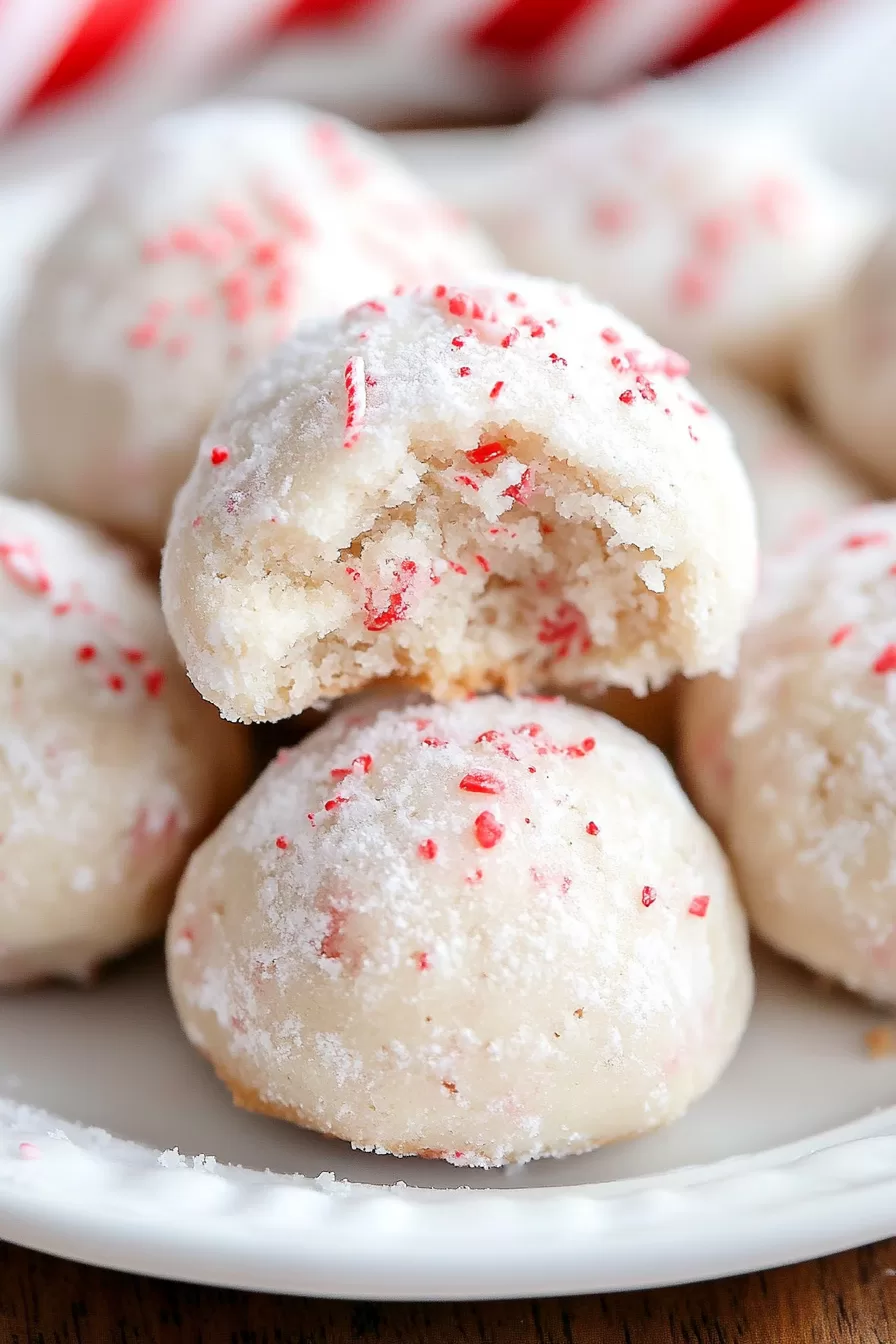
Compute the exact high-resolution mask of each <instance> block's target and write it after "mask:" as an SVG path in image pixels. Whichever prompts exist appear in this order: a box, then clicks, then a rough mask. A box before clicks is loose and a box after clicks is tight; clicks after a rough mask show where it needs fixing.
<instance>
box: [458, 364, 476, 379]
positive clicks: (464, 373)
mask: <svg viewBox="0 0 896 1344" xmlns="http://www.w3.org/2000/svg"><path fill="white" fill-rule="evenodd" d="M472 372H473V370H472V369H471V368H470V367H469V365H467V364H464V365H463V367H462V368H460V369H458V371H457V376H458V378H469V376H470V374H471V373H472Z"/></svg>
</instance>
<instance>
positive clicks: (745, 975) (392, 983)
mask: <svg viewBox="0 0 896 1344" xmlns="http://www.w3.org/2000/svg"><path fill="white" fill-rule="evenodd" d="M363 710H364V707H363V706H360V707H357V706H355V707H352V709H350V710H347V711H344V712H339V713H337V714H336V715H334V716H333V718H332V719H331V720H330V721H329V723H328V724H327V725H326V726H325V727H324V728H322V729H321V730H319V731H318V732H317V733H315V734H313V735H312V736H311V737H310V738H306V739H305V741H304V742H303V743H302V744H301V745H300V746H298V747H297V748H295V749H293V750H292V751H290V752H286V753H283V755H282V757H281V759H279V760H278V761H275V762H274V763H273V764H272V765H271V766H270V767H269V769H268V770H267V771H266V772H265V774H264V775H263V776H262V777H261V778H260V779H259V781H258V782H257V783H256V785H255V786H254V788H253V789H252V790H251V791H250V793H249V794H248V795H247V796H246V798H245V799H243V801H242V802H241V803H240V804H239V805H238V806H237V807H236V808H235V809H234V811H233V812H232V813H231V814H230V816H229V817H228V818H227V820H226V821H225V822H224V823H223V824H222V826H221V827H220V828H219V830H218V831H217V832H216V834H215V835H214V836H213V837H212V838H211V839H210V840H208V841H207V842H206V843H205V845H203V846H202V847H201V848H200V850H199V851H198V852H197V854H196V855H195V856H194V857H193V859H192V860H191V863H190V866H189V868H188V871H187V874H186V875H185V877H184V880H183V883H182V885H181V888H180V891H179V893H178V898H177V902H176V905H175V909H174V911H173V913H172V916H171V921H170V924H169V932H168V964H169V977H170V981H171V987H172V991H173V993H174V998H175V1002H176V1005H177V1008H178V1012H179V1014H180V1016H181V1020H182V1022H183V1024H184V1027H185V1030H186V1031H187V1034H188V1036H189V1037H190V1039H191V1040H192V1042H193V1043H194V1045H196V1046H197V1048H198V1049H199V1050H201V1051H202V1052H203V1053H204V1054H205V1055H206V1056H207V1057H208V1058H209V1059H210V1060H211V1062H212V1063H213V1064H214V1066H215V1068H216V1070H217V1071H218V1073H219V1074H220V1076H221V1077H222V1078H223V1079H224V1080H225V1081H226V1082H227V1083H228V1084H229V1086H230V1087H231V1089H232V1091H233V1093H234V1096H235V1099H236V1100H237V1101H238V1102H239V1103H240V1104H243V1105H246V1106H248V1107H250V1108H251V1109H256V1110H262V1111H267V1112H269V1113H273V1114H277V1115H280V1116H283V1117H284V1118H287V1119H291V1120H294V1121H296V1122H297V1123H300V1124H303V1125H305V1126H308V1127H310V1128H313V1129H318V1130H321V1131H322V1132H324V1133H328V1134H335V1135H338V1136H340V1137H343V1138H347V1139H349V1140H351V1141H352V1142H353V1143H354V1144H356V1145H357V1146H359V1147H364V1148H373V1149H377V1150H382V1151H388V1152H392V1153H398V1154H408V1153H415V1154H418V1155H420V1156H429V1157H442V1158H446V1159H447V1160H449V1161H453V1162H456V1163H459V1164H461V1165H500V1164H502V1163H505V1162H511V1161H522V1160H527V1159H529V1158H533V1157H539V1156H544V1155H547V1154H555V1155H560V1154H563V1153H567V1152H576V1151H582V1150H584V1149H587V1148H591V1147H594V1146H596V1145H598V1144H601V1143H604V1142H608V1141H610V1140H612V1139H617V1138H621V1137H624V1136H626V1135H628V1134H631V1133H638V1132H641V1131H642V1130H646V1129H650V1128H652V1127H653V1126H655V1125H658V1124H662V1123H664V1122H666V1121H668V1120H671V1119H672V1118H674V1117H675V1116H677V1115H679V1114H681V1112H682V1111H683V1110H684V1109H685V1108H686V1107H687V1106H688V1104H689V1103H690V1102H691V1101H692V1100H693V1099H694V1098H695V1097H696V1096H698V1095H699V1094H700V1093H702V1092H703V1091H704V1090H705V1089H706V1088H707V1087H708V1086H710V1084H711V1083H712V1082H713V1081H714V1079H715V1078H716V1076H717V1075H718V1073H719V1072H720V1071H721V1069H722V1068H723V1067H724V1065H725V1064H726V1063H727V1061H728V1059H729V1057H730V1055H731V1054H732V1052H733V1050H734V1048H735V1046H736V1043H737V1041H738V1040H739V1038H740V1034H741V1032H742V1030H743V1027H744V1025H745V1022H746V1018H747V1015H748V1012H749V1006H750V1000H751V994H752V975H751V969H750V962H749V954H748V949H747V940H746V929H745V922H744V919H743V915H742V912H741V910H740V907H739V905H738V902H737V899H736V896H735V894H734V889H733V886H732V883H731V878H730V874H729V871H728V867H727V864H726V861H725V859H724V856H723V855H722V853H721V850H720V849H719V847H718V845H717V843H716V842H715V840H714V838H713V837H712V835H711V833H710V831H709V830H708V828H707V827H706V826H705V825H704V823H703V822H701V821H700V820H699V818H698V817H697V816H696V815H695V813H694V812H693V810H692V808H691V807H690V805H689V803H688V802H687V800H686V799H685V797H684V795H683V794H682V792H681V790H680V789H679V787H678V785H677V783H676V781H675V778H674V776H673V774H672V772H671V770H670V768H669V766H668V765H667V763H666V762H665V760H664V759H663V757H662V756H661V755H660V753H659V752H658V751H656V750H655V748H653V747H651V746H649V745H648V744H647V743H646V742H644V741H643V740H642V739H640V738H638V737H637V736H636V735H635V734H633V733H630V732H629V731H628V730H627V729H625V728H624V727H622V726H621V725H620V724H618V723H616V722H615V720H612V719H610V718H608V717H607V716H605V715H602V714H597V713H595V712H594V711H592V710H587V709H584V708H581V707H576V706H572V705H569V704H567V703H565V702H563V701H560V700H548V701H545V700H544V699H540V698H519V699H516V700H509V701H508V700H502V699H500V698H498V697H494V696H490V697H483V698H479V699H476V698H473V699H470V700H467V701H463V702H456V703H454V704H452V705H448V706H444V705H441V706H440V705H433V704H432V703H430V702H428V701H422V700H421V701H419V702H416V703H413V702H412V703H404V704H400V705H398V706H397V707H390V708H382V707H380V706H379V705H377V704H376V703H373V704H371V705H370V706H369V707H368V712H367V713H364V712H363ZM705 897H708V898H709V899H708V903H707V902H705V901H704V898H705Z"/></svg>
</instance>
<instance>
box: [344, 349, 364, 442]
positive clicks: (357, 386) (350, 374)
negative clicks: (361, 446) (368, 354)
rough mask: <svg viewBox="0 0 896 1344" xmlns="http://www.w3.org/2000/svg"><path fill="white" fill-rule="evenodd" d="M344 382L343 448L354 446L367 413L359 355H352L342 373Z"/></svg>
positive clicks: (362, 370)
mask: <svg viewBox="0 0 896 1344" xmlns="http://www.w3.org/2000/svg"><path fill="white" fill-rule="evenodd" d="M343 381H344V383H345V396H346V405H345V438H344V439H343V441H342V446H343V448H354V446H355V444H356V443H357V442H358V439H359V438H360V437H361V427H362V425H363V423H364V416H365V414H366V413H367V380H366V378H365V376H364V361H363V359H362V358H361V356H360V355H352V357H351V359H350V360H349V361H348V363H347V364H346V366H345V372H344V374H343Z"/></svg>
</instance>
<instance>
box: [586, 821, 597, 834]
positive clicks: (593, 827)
mask: <svg viewBox="0 0 896 1344" xmlns="http://www.w3.org/2000/svg"><path fill="white" fill-rule="evenodd" d="M585 830H586V831H587V832H588V834H589V835H597V834H598V832H599V831H600V827H599V826H598V825H597V823H596V822H593V821H589V823H588V825H587V826H586V827H585Z"/></svg>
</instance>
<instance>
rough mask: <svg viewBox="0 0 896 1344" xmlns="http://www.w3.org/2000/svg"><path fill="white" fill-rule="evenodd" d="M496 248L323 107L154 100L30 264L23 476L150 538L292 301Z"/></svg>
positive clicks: (386, 281) (315, 301) (309, 309)
mask: <svg viewBox="0 0 896 1344" xmlns="http://www.w3.org/2000/svg"><path fill="white" fill-rule="evenodd" d="M494 255H495V254H494V252H493V250H492V249H491V247H490V245H488V244H487V243H486V242H485V240H484V239H483V238H482V237H481V236H480V235H479V234H478V233H476V232H475V231H474V230H473V229H471V228H470V227H469V226H467V225H466V224H465V223H464V222H463V220H462V219H461V218H460V217H459V216H458V215H457V214H456V213H455V212H451V211H449V210H448V209H446V208H445V207H444V206H443V205H441V204H440V203H439V202H438V201H437V200H436V199H435V198H434V197H432V196H431V195H430V194H429V192H428V190H427V189H426V188H425V187H424V186H423V185H422V184H421V183H419V182H417V181H416V180H415V179H413V178H412V177H411V176H410V175H409V174H408V173H407V172H406V171H405V170H404V169H403V168H402V167H401V166H400V165H399V164H398V162H397V161H396V160H395V159H394V158H393V157H392V155H391V154H390V152H389V151H388V149H386V147H385V146H384V145H383V144H382V142H380V141H379V140H378V139H377V138H376V137H375V136H372V135H368V134H365V133H364V132H362V131H360V130H357V129H356V128H355V127H353V126H351V125H350V124H349V123H347V122H344V121H341V120H339V119H338V118H334V117H330V116H323V115H322V114H320V113H318V112H315V111H313V110H311V109H308V108H302V107H296V106H294V105H291V104H285V103H284V104H280V103H276V102H265V101H259V102H255V101H244V102H234V103H221V104H214V103H212V104H206V105H204V106H202V107H198V108H193V109H190V110H188V111H185V112H179V113H176V114H174V115H172V116H168V117H165V118H163V119H162V120H160V121H158V122H156V123H154V124H153V125H151V126H150V127H149V128H148V129H147V130H146V131H144V132H143V133H142V134H141V135H140V137H139V138H138V139H137V140H136V141H134V142H132V143H131V144H130V145H129V146H128V147H127V149H126V150H125V151H124V153H123V154H122V156H121V157H120V158H119V159H118V161H117V162H116V163H114V164H113V165H112V166H111V167H110V168H109V169H108V171H107V172H106V173H105V175H104V176H103V177H102V178H101V180H100V181H99V183H98V185H97V186H96V188H95V190H94V192H93V195H92V196H91V198H90V200H89V201H88V202H87V204H86V205H85V207H84V208H83V209H82V210H81V211H80V213H79V214H78V216H77V217H76V218H75V219H74V221H73V222H72V223H70V224H69V225H68V226H67V227H66V228H65V229H64V230H63V232H62V234H61V236H60V237H59V239H58V240H57V241H56V243H55V244H54V245H53V246H51V248H50V250H49V252H48V254H47V256H46V258H45V259H44V261H43V263H42V265H41V266H40V268H39V270H38V273H37V277H36V280H35V283H34V289H33V293H32V296H31V299H30V302H29V304H28V305H27V308H26V311H25V315H24V319H23V322H22V326H21V332H20V337H19V347H20V357H19V361H18V373H17V395H18V400H19V405H20V410H21V419H22V423H23V431H24V436H25V445H24V447H25V452H24V456H25V459H26V463H27V470H28V472H29V473H30V474H29V479H28V486H29V488H30V489H31V490H32V491H33V492H34V493H35V494H37V495H39V496H41V497H42V498H45V499H46V500H47V501H48V502H50V503H52V504H55V505H57V506H59V507H60V508H63V509H65V510H67V511H68V512H72V513H76V514H78V515H79V516H83V517H87V518H90V519H92V520H94V521H97V522H100V523H102V524H104V525H106V526H109V527H111V528H113V529H115V530H117V531H121V532H123V533H126V534H128V535H130V536H133V537H135V538H137V539H138V540H140V541H142V542H146V543H148V544H150V545H153V546H160V545H161V543H162V541H163V540H164V537H165V531H166V528H167V524H168V517H169V513H170V506H171V502H172V500H173V498H174V495H175V492H176V491H177V488H178V487H179V486H180V485H181V483H182V482H183V480H184V479H185V478H186V476H187V473H188V471H189V469H190V466H191V465H192V462H193V459H194V456H195V453H196V447H197V444H198V442H199V439H200V437H201V435H202V434H203V432H204V431H205V429H206V427H207V425H208V422H209V420H210V419H211V416H212V414H213V413H214V411H215V410H216V409H217V407H218V405H219V403H220V402H221V400H222V398H223V397H224V396H225V395H227V394H228V393H229V392H230V390H231V389H232V388H233V387H234V386H236V385H237V384H238V383H239V382H240V380H241V379H242V378H243V377H244V376H245V374H246V372H247V371H248V370H249V369H250V368H251V367H252V366H253V365H254V363H255V362H256V361H257V359H258V358H259V357H260V356H261V355H263V354H265V353H267V351H268V350H270V349H271V347H272V346H274V345H275V344H276V343H277V342H278V341H279V340H281V339H282V338H283V337H284V336H285V335H286V334H287V333H288V332H289V331H291V330H292V328H293V326H294V325H295V322H296V321H297V319H298V318H300V317H316V316H319V315H320V314H323V313H330V312H338V311H340V309H342V308H343V307H345V305H346V304H348V303H351V302H353V301H354V300H356V299H360V298H363V297H364V296H365V294H367V293H373V292H375V291H376V290H378V289H389V288H391V287H392V286H393V285H394V284H396V283H397V282H399V281H408V282H410V283H416V282H417V281H418V280H421V279H424V278H426V277H429V276H432V275H434V274H436V273H438V274H442V273H443V272H445V271H448V272H451V271H466V270H467V269H469V268H470V267H471V266H481V265H486V264H493V262H494Z"/></svg>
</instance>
